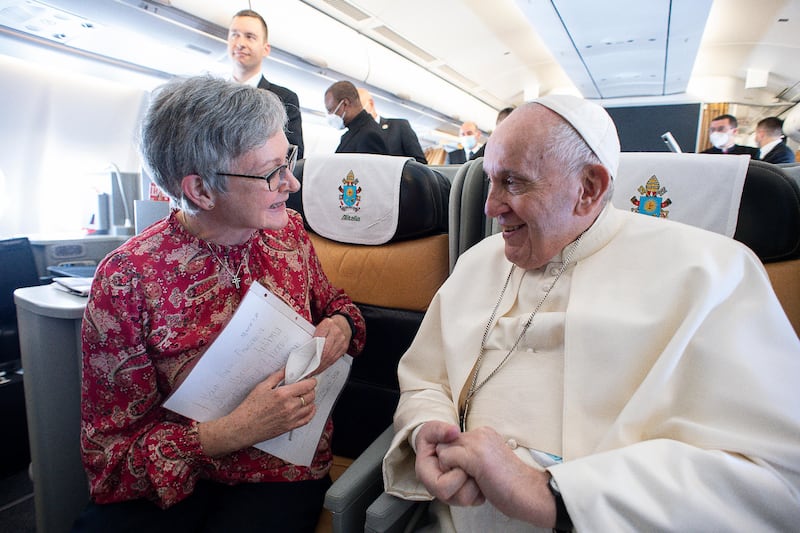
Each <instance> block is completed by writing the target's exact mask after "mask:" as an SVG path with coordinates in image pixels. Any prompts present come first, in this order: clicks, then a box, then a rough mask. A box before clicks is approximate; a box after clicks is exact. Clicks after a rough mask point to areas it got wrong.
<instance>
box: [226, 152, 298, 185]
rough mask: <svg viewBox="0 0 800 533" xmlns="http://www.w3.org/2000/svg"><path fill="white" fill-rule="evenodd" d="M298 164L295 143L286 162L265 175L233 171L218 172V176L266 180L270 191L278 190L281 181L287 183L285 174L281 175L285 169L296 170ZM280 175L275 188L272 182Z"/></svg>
mask: <svg viewBox="0 0 800 533" xmlns="http://www.w3.org/2000/svg"><path fill="white" fill-rule="evenodd" d="M295 165H297V146H295V145H294V144H290V145H289V151H288V152H287V154H286V163H284V164H282V165H278V166H277V167H275V168H273V169H272V170H270V171H269V172H267V173H266V174H264V175H263V176H255V175H253V174H235V173H233V172H217V173H216V174H217V176H233V177H235V178H250V179H255V180H264V181H266V182H267V189H269V190H270V191H277V190H278V187H280V186H281V182H283V183H286V181H287V180H286V179H283V178H284V176H281V174H282V173H283V171H284V170H288V171H289V172H294V167H295ZM275 176H278V185H277V186H276V187H275V188H273V187H272V182H273V181H274V180H273V178H274V177H275Z"/></svg>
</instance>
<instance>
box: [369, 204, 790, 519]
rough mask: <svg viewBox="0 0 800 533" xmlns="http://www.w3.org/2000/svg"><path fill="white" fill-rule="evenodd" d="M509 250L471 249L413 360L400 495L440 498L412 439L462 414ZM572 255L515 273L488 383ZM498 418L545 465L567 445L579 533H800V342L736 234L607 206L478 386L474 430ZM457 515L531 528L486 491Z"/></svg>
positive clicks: (567, 480) (491, 243) (498, 321)
mask: <svg viewBox="0 0 800 533" xmlns="http://www.w3.org/2000/svg"><path fill="white" fill-rule="evenodd" d="M568 248H570V247H568ZM503 249H504V243H503V239H502V236H500V235H495V236H492V237H489V238H487V239H485V240H484V241H482V242H481V243H479V244H477V245H476V246H474V247H473V248H472V249H470V250H469V251H468V252H467V253H465V254H464V255H463V256H462V257H461V258H460V259H459V262H458V265H457V267H456V269H455V271H454V272H453V274H452V276H451V277H450V278H449V279H448V280H447V282H446V283H445V284H444V285H443V286H442V287H441V289H440V290H439V292H438V293H437V295H436V297H435V298H434V300H433V302H432V303H431V305H430V308H429V309H428V312H427V314H426V316H425V319H424V321H423V323H422V326H421V328H420V330H419V333H418V335H417V337H416V339H415V340H414V342H413V344H412V345H411V347H410V348H409V350H408V352H407V353H406V354H405V355H404V357H403V359H402V361H401V363H400V366H399V370H398V374H399V379H400V386H401V390H402V396H401V399H400V404H399V406H398V409H397V413H396V415H395V431H396V435H395V438H394V441H393V443H392V446H391V448H390V450H389V453H388V454H387V455H386V458H385V460H384V466H383V468H384V481H385V484H386V487H387V490H388V491H389V492H390V493H391V494H394V495H397V496H400V497H402V498H406V499H415V500H429V499H431V496H430V495H429V494H428V492H427V491H426V490H425V487H424V486H423V485H422V484H421V483H420V482H419V481H418V480H417V478H416V476H415V472H414V453H413V450H412V447H411V446H410V443H409V441H410V438H411V435H412V433H413V432H414V430H415V429H416V428H418V427H419V425H420V424H422V423H423V422H425V421H428V420H442V421H446V422H450V423H453V424H457V423H458V413H459V409H458V406H459V398H461V400H463V398H464V395H465V394H466V390H467V389H468V388H469V382H470V377H471V372H472V371H473V369H474V367H475V364H476V360H477V358H478V353H479V351H480V345H481V338H482V337H483V334H484V329H485V328H486V324H487V321H488V320H489V317H490V315H491V312H492V309H493V308H494V306H495V304H496V303H497V301H498V298H499V296H500V293H501V291H502V288H503V284H504V282H505V280H506V277H507V275H508V272H509V270H510V268H511V263H510V262H509V261H508V260H507V259H506V258H505V256H504V252H503ZM564 255H566V254H564ZM561 261H562V254H559V256H557V257H555V258H553V260H552V261H551V262H550V263H549V264H548V265H546V266H545V267H543V268H541V269H538V270H535V271H524V270H523V269H520V268H516V269H515V271H514V273H513V274H512V276H511V278H510V282H509V285H508V289H507V290H506V292H505V295H504V297H503V299H502V301H501V302H500V305H499V308H498V311H497V316H496V317H495V320H494V323H493V324H492V329H491V331H490V334H489V336H488V338H487V342H486V349H485V356H484V361H483V363H482V364H481V365H480V368H479V370H478V382H480V381H482V380H483V379H484V378H485V377H486V376H488V375H489V374H490V373H491V372H492V370H494V369H495V368H496V367H497V365H498V364H499V362H500V361H501V360H502V359H503V357H504V356H505V355H506V353H507V352H508V350H509V349H510V348H511V347H512V346H513V344H514V342H515V340H516V339H517V337H518V336H519V333H520V332H521V331H522V328H523V325H524V323H525V321H526V320H527V319H528V317H529V316H530V313H531V310H532V309H534V308H535V307H536V305H537V304H538V303H539V301H540V300H541V298H542V296H543V295H544V294H545V292H546V291H547V289H548V287H549V286H550V285H552V284H553V281H554V279H555V278H556V276H557V274H558V271H559V269H560V267H561ZM484 425H486V426H491V427H493V428H494V429H495V430H497V432H499V433H500V435H502V436H503V437H504V438H505V439H506V442H507V444H508V445H509V446H510V447H511V448H513V449H514V451H515V453H516V454H517V455H518V456H519V457H520V458H521V459H522V460H523V461H525V462H526V463H528V464H530V465H532V466H536V467H538V468H541V466H539V463H542V461H535V460H534V459H533V457H534V456H538V457H541V454H538V453H537V452H546V453H548V454H552V455H556V456H561V457H563V463H560V464H556V465H555V466H550V467H549V468H548V469H549V470H550V472H551V474H552V475H553V477H554V478H555V479H556V481H557V482H558V485H559V487H560V489H561V492H562V494H563V497H564V501H565V503H566V506H567V509H568V510H569V514H570V516H571V518H572V521H573V523H574V525H575V529H576V530H577V531H614V532H621V531H681V532H683V531H748V532H749V531H798V530H800V340H798V337H797V335H796V333H795V332H794V330H793V329H792V326H791V325H790V323H789V321H788V319H787V318H786V315H785V313H784V312H783V309H782V308H781V305H780V303H779V302H778V300H777V298H776V296H775V294H774V292H773V290H772V287H771V285H770V281H769V278H768V277H767V274H766V272H765V270H764V268H763V266H762V265H761V263H760V261H759V260H758V258H757V257H756V256H755V255H754V254H753V253H752V252H751V251H750V250H749V249H748V248H746V247H745V246H743V245H741V244H740V243H738V242H736V241H734V240H733V239H730V238H728V237H725V236H722V235H718V234H715V233H710V232H707V231H704V230H700V229H697V228H694V227H691V226H688V225H683V224H678V223H673V222H669V221H665V220H660V219H654V218H651V217H648V216H644V215H639V214H634V213H628V212H624V211H620V210H617V209H615V208H613V207H610V206H607V207H606V208H605V210H604V211H603V213H602V214H601V215H600V217H599V218H598V220H597V221H596V222H595V223H594V225H593V226H592V227H591V228H590V229H589V230H588V231H587V232H586V233H585V234H584V236H583V238H582V240H581V241H580V243H579V244H578V246H577V248H576V250H575V252H574V255H573V256H572V258H571V265H570V266H569V268H567V269H566V271H565V272H564V273H563V275H562V276H561V277H560V279H558V281H557V283H556V284H555V286H554V287H553V289H552V291H551V292H550V294H549V295H548V296H547V298H546V299H545V301H544V303H543V305H542V307H541V309H540V311H539V312H538V313H537V314H536V316H535V318H534V321H533V324H532V325H531V327H530V329H529V330H528V332H527V333H526V335H525V336H524V338H523V339H522V341H521V342H520V345H519V347H518V348H517V350H516V351H515V352H514V353H513V354H512V355H511V356H510V358H509V359H508V360H507V362H506V363H505V364H504V365H503V366H502V368H501V369H500V370H499V371H498V372H497V373H496V374H495V375H494V376H493V377H491V378H490V379H489V381H487V382H486V384H485V386H484V387H483V388H481V389H479V390H478V392H477V393H476V394H475V395H474V397H473V399H472V401H471V403H470V409H469V414H468V417H467V429H469V428H476V427H479V426H484ZM532 451H533V452H532ZM545 464H546V463H545ZM445 510H446V508H445ZM449 514H450V515H451V516H446V519H445V522H447V521H448V520H449V519H452V521H453V523H454V525H455V527H456V529H457V530H458V531H516V530H519V531H525V530H532V528H529V527H526V526H524V525H522V524H519V523H514V521H510V520H508V519H507V518H506V517H504V516H502V515H500V514H499V513H498V512H497V511H496V510H495V509H493V508H492V507H491V506H490V505H488V504H485V505H483V506H481V507H478V508H474V507H467V508H455V507H454V508H451V509H450V513H449ZM450 525H453V524H450ZM440 527H441V528H442V530H445V529H447V524H444V523H443V524H441V525H440Z"/></svg>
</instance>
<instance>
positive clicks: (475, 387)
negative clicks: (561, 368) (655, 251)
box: [459, 233, 584, 431]
mask: <svg viewBox="0 0 800 533" xmlns="http://www.w3.org/2000/svg"><path fill="white" fill-rule="evenodd" d="M583 235H584V234H583V233H581V234H580V235H579V236H578V238H577V239H576V240H575V243H574V244H573V245H572V248H570V250H569V251H568V252H567V256H566V257H565V258H564V262H563V263H562V264H561V268H560V269H559V270H558V274H556V279H554V280H553V283H551V284H550V286H549V287H548V288H547V291H546V292H545V293H544V296H542V298H541V299H540V300H539V303H538V304H536V307H535V308H534V309H533V311H532V312H531V314H530V316H529V317H528V320H526V321H525V325H524V326H523V327H522V332H521V333H520V334H519V336H518V337H517V340H516V341H515V342H514V345H513V346H512V347H511V349H510V350H509V351H508V353H507V354H506V356H505V357H503V360H502V361H500V363H499V364H498V365H497V366H496V367H495V368H494V370H492V371H491V372H490V373H489V375H488V376H486V377H485V378H484V379H483V381H481V382H480V383H478V373H479V372H480V369H481V365H482V364H483V357H484V355H485V353H486V340H487V339H488V338H489V331H490V330H491V328H492V322H494V317H495V315H496V314H497V310H498V309H499V308H500V302H502V301H503V296H504V295H505V293H506V289H507V288H508V284H509V282H510V281H511V275H512V274H513V273H514V269H515V268H516V265H511V270H509V272H508V276H507V277H506V282H505V283H504V284H503V290H501V291H500V297H499V298H498V299H497V303H496V304H495V305H494V309H493V310H492V315H491V316H490V317H489V321H488V322H486V327H485V328H484V330H483V338H482V339H481V350H480V352H479V353H478V360H477V361H476V362H475V370H474V371H473V372H472V381H471V382H470V384H469V390H468V391H467V396H466V398H465V399H464V407H463V408H462V409H461V414H460V416H459V425H460V426H461V431H466V430H467V412H468V411H469V404H470V401H471V400H472V397H473V396H475V394H476V393H477V392H478V391H479V390H480V389H481V388H482V387H483V386H484V385H486V382H487V381H489V380H490V379H492V378H493V377H494V375H495V374H497V373H498V372H499V371H500V369H501V368H502V367H503V365H505V364H506V361H508V358H509V357H511V354H512V353H514V350H516V349H517V346H518V345H519V343H520V341H521V340H522V338H523V337H524V336H525V334H526V333H527V332H528V328H530V326H531V324H533V317H535V316H536V313H538V312H539V309H540V308H541V307H542V304H544V301H545V300H546V299H547V296H548V295H549V294H550V291H551V290H553V287H555V285H556V282H557V281H558V280H559V278H560V277H561V274H563V273H564V271H565V270H566V269H567V267H568V266H569V265H570V263H572V256H573V255H574V253H575V250H576V249H577V248H578V244H580V242H581V239H582V238H583Z"/></svg>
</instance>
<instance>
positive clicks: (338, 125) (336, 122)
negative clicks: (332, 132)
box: [326, 100, 344, 130]
mask: <svg viewBox="0 0 800 533" xmlns="http://www.w3.org/2000/svg"><path fill="white" fill-rule="evenodd" d="M342 102H344V100H339V103H338V104H336V108H334V110H333V113H330V114H329V115H328V116H327V117H326V118H327V119H328V125H329V126H330V127H332V128H334V129H337V130H343V129H344V118H342V117H340V116H339V115H337V114H336V112H337V111H338V110H339V106H341V105H342Z"/></svg>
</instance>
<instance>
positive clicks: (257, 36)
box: [228, 9, 303, 159]
mask: <svg viewBox="0 0 800 533" xmlns="http://www.w3.org/2000/svg"><path fill="white" fill-rule="evenodd" d="M269 52H270V45H269V31H268V29H267V23H266V22H265V21H264V18H263V17H262V16H261V15H259V14H258V13H256V12H255V11H252V10H250V9H244V10H242V11H239V12H238V13H236V14H235V15H234V16H233V20H231V25H230V27H229V28H228V55H229V56H230V58H231V60H232V61H233V73H232V75H231V80H232V81H236V82H239V83H246V84H248V85H251V86H253V87H258V88H259V89H265V90H267V91H270V92H272V93H275V95H277V96H278V98H280V100H281V102H283V106H284V107H285V108H286V115H287V116H288V117H289V122H288V124H287V126H286V138H287V139H288V140H289V143H290V144H293V145H295V146H297V157H298V158H300V159H302V158H303V120H302V117H301V116H300V100H299V99H298V98H297V95H296V94H295V93H294V92H292V91H290V90H289V89H287V88H286V87H281V86H280V85H275V84H274V83H270V82H269V81H268V80H267V77H266V76H265V75H264V73H263V70H262V69H263V61H264V58H266V57H267V56H268V55H269Z"/></svg>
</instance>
